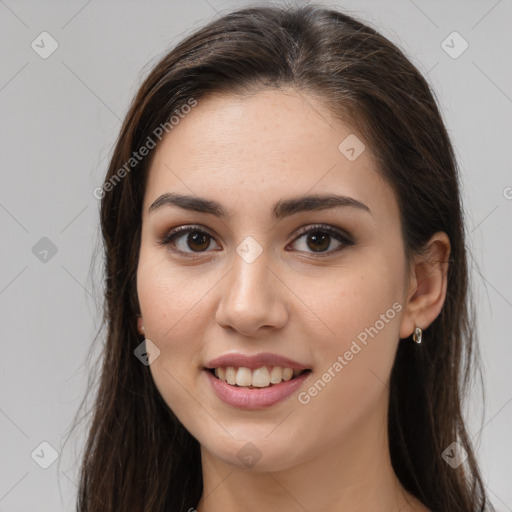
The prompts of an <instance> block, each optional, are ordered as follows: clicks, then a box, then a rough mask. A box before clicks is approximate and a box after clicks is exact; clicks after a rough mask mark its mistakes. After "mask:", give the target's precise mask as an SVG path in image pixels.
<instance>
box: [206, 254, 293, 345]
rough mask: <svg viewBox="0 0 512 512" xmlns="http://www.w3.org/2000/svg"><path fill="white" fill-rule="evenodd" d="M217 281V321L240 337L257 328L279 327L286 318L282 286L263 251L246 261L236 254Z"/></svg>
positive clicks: (255, 331)
mask: <svg viewBox="0 0 512 512" xmlns="http://www.w3.org/2000/svg"><path fill="white" fill-rule="evenodd" d="M234 260H235V261H234V264H233V267H232V268H231V270H230V271H229V272H228V275H227V276H226V279H224V280H222V284H221V294H222V295H221V299H220V302H219V307H218V308H217V312H216V320H217V323H218V324H219V325H220V326H222V327H226V328H227V327H230V328H232V329H234V330H236V331H238V332H239V333H240V334H242V335H244V336H254V335H256V334H257V333H258V332H259V331H260V330H261V329H263V328H267V329H271V328H274V329H279V328H281V327H283V326H284V325H285V324H286V322H287V321H288V307H287V306H288V305H287V303H286V297H287V293H286V285H285V284H284V283H283V282H282V281H281V279H280V278H279V277H278V276H277V274H276V273H275V271H274V270H272V269H271V268H270V267H269V265H268V263H269V262H268V259H267V258H266V255H265V252H263V253H262V254H261V255H260V256H259V257H258V258H257V259H256V260H255V261H253V262H251V263H248V262H247V261H245V260H244V259H243V258H241V257H239V256H238V254H237V255H236V256H235V258H234Z"/></svg>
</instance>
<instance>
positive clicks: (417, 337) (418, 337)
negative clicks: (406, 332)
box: [412, 327, 423, 345]
mask: <svg viewBox="0 0 512 512" xmlns="http://www.w3.org/2000/svg"><path fill="white" fill-rule="evenodd" d="M422 337H423V331H422V330H421V329H420V328H419V327H415V328H414V334H413V335H412V339H413V340H414V341H415V342H416V343H418V345H419V344H420V343H421V338H422Z"/></svg>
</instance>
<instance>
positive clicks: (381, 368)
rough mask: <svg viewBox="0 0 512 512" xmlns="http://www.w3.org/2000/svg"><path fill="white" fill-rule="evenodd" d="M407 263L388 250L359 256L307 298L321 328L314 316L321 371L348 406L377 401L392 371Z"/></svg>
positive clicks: (312, 324) (311, 332)
mask: <svg viewBox="0 0 512 512" xmlns="http://www.w3.org/2000/svg"><path fill="white" fill-rule="evenodd" d="M403 264H404V261H403V260H402V259H401V258H400V256H399V254H395V255H394V256H393V257H386V256H385V252H384V251H383V252H381V253H377V254H376V255H374V256H373V257H367V258H360V259H359V261H358V265H357V266H356V265H354V266H350V271H349V269H348V268H347V269H346V271H345V270H340V272H338V273H337V274H336V275H333V276H331V278H330V279H329V280H328V287H324V288H323V291H322V289H321V288H316V289H315V292H314V295H313V296H310V297H309V298H308V300H311V302H310V303H311V304H314V308H315V310H314V311H315V313H317V315H318V317H319V319H320V320H321V324H320V327H318V325H319V321H317V320H316V319H313V317H311V318H312V320H311V322H309V326H310V329H309V337H311V339H314V340H315V354H316V356H317V359H318V360H319V366H320V368H319V373H320V374H323V373H324V372H327V374H326V375H325V380H328V381H329V384H328V385H327V386H326V387H329V388H330V389H329V393H326V395H330V394H331V393H333V397H332V398H333V399H336V400H342V401H344V402H346V405H347V407H349V406H350V404H351V403H352V402H354V403H355V402H358V403H360V404H361V403H364V402H368V401H372V400H375V399H377V398H378V395H379V394H380V393H381V391H382V390H383V386H384V383H385V382H386V381H387V379H388V377H389V374H390V372H391V368H392V365H393V361H394V357H395V353H396V349H397V345H398V342H399V332H400V318H401V311H402V310H403V304H402V300H403V297H402V290H403V277H402V276H403V273H402V272H401V269H402V268H403ZM324 284H327V282H325V283H324ZM300 293H302V294H304V293H305V290H303V291H301V292H300ZM340 358H341V360H340ZM329 370H330V373H329ZM333 373H334V374H335V375H336V376H337V378H333V377H332V374H333ZM338 375H339V376H340V377H338ZM341 375H343V376H342V377H341ZM330 382H332V383H333V384H331V383H330ZM347 386H349V387H350V389H351V390H352V391H351V393H349V394H347V393H346V389H347ZM322 389H323V388H322ZM313 393H315V392H314V391H313ZM322 393H324V391H322Z"/></svg>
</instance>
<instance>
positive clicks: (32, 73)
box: [0, 0, 512, 512]
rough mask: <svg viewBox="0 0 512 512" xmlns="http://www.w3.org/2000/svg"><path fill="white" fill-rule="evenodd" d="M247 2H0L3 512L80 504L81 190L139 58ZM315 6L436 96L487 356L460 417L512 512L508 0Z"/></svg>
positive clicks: (89, 234) (91, 203)
mask: <svg viewBox="0 0 512 512" xmlns="http://www.w3.org/2000/svg"><path fill="white" fill-rule="evenodd" d="M246 4H247V2H233V1H232V2H227V1H220V0H218V1H216V0H208V1H206V0H191V1H189V2H186V3H185V2H176V1H153V2H142V1H125V2H121V1H109V2H107V1H99V0H92V1H88V2H87V1H68V2H56V1H45V2H41V1H39V2H36V1H17V2H16V1H15V0H5V1H2V0H0V34H1V36H0V37H1V43H2V44H1V45H0V53H1V62H2V66H1V69H0V112H1V118H0V120H1V121H0V130H1V132H0V139H1V140H2V167H1V171H0V172H1V189H0V223H1V230H2V235H1V241H2V247H3V249H2V251H1V253H0V254H1V274H0V311H1V332H2V347H3V350H5V352H4V357H2V358H1V359H0V368H1V369H0V375H1V377H0V379H1V380H0V385H1V388H0V389H1V399H0V434H1V436H0V453H1V456H0V459H1V467H0V511H7V510H8V511H10V512H12V511H33V510H38V511H39V512H45V511H52V512H56V511H64V510H66V511H71V510H73V509H74V501H75V492H76V486H75V483H74V482H76V481H77V471H76V469H77V468H76V460H77V456H78V454H79V452H80V448H81V446H82V443H83V435H84V429H83V428H82V430H80V431H75V432H74V434H73V437H72V438H71V440H70V441H69V442H68V443H66V444H65V445H64V440H65V437H66V435H67V434H68V432H69V428H70V425H71V421H72V420H73V417H74V414H75V412H76V411H77V409H78V406H79V405H80V401H81V399H82V397H83V395H84V393H85V390H86V387H87V376H88V372H89V368H88V367H87V365H86V364H85V363H86V356H87V352H88V350H89V347H90V345H91V343H92V340H93V338H94V335H95V333H96V329H97V326H98V325H99V319H100V311H99V303H98V302H97V299H98V298H100V297H101V286H102V285H101V279H100V278H101V268H100V267H101V265H100V262H101V259H102V258H101V254H100V256H99V257H98V258H97V259H96V260H94V259H93V256H92V255H93V253H94V251H95V250H96V249H97V245H98V240H99V235H98V207H99V203H98V201H97V200H96V199H95V198H94V197H93V194H92V191H93V189H94V188H95V187H97V186H99V185H100V184H101V183H102V177H103V176H104V173H105V171H106V167H107V164H108V159H109V157H110V155H111V150H112V145H113V143H114V141H115V138H116V136H117V133H118V130H119V128H120V124H121V119H122V118H123V116H124V114H125V113H126V110H127V107H128V104H129V101H130V100H131V98H132V96H133V94H134V93H135V92H136V90H137V87H138V85H139V84H140V82H141V80H142V78H143V77H144V76H145V75H146V73H147V71H148V70H149V69H150V67H151V65H152V64H154V63H156V61H157V59H158V58H159V57H160V56H161V55H163V53H165V52H166V51H167V50H168V49H169V48H170V47H171V46H172V45H174V44H175V43H177V42H178V41H179V40H180V39H182V38H183V37H184V36H185V35H187V34H189V33H190V32H191V31H193V30H194V29H196V28H198V27H199V26H201V25H202V24H203V23H205V22H207V21H210V20H211V19H212V18H213V17H216V16H218V15H219V14H222V13H225V12H227V11H229V10H231V9H232V8H236V7H239V6H243V5H246ZM323 5H332V6H334V5H339V6H341V7H343V8H344V9H345V10H346V11H347V12H348V13H349V14H350V13H351V14H353V15H356V16H358V17H360V18H362V19H363V20H366V21H367V22H368V23H369V24H371V25H372V26H374V27H375V28H377V29H378V30H380V31H381V32H382V33H383V34H384V35H386V36H387V37H389V38H390V39H391V40H392V41H394V42H396V43H398V44H399V45H400V46H401V47H402V48H404V49H405V51H406V53H407V55H408V56H409V57H410V58H411V59H412V60H413V62H414V63H415V64H416V65H417V66H418V67H419V69H420V70H421V71H423V72H424V73H425V74H427V75H428V79H429V81H430V82H431V84H432V85H433V87H434V89H435V91H436V94H437V97H438V99H439V102H440V104H441V107H442V110H443V115H444V117H445V120H446V123H447V126H448V129H449V132H450V134H451V136H452V138H453V142H454V145H455V147H456V152H457V156H458V160H459V164H460V167H461V171H462V178H463V195H464V200H465V210H466V215H467V224H468V231H469V233H470V237H469V239H468V245H469V247H470V249H471V250H472V251H473V255H474V260H473V261H472V263H471V265H472V275H473V281H474V286H475V292H476V299H477V307H478V312H479V319H478V330H479V334H480V337H481V352H482V358H483V363H484V367H485V368H484V370H485V373H484V378H485V385H486V400H487V402H486V403H487V405H486V408H485V411H483V409H482V406H481V404H480V398H481V397H480V394H479V388H478V387H476V388H475V389H474V391H473V396H472V400H471V401H470V403H469V406H468V412H467V414H468V420H469V430H470V433H471V435H472V436H473V438H474V441H475V444H476V448H477V453H478V457H479V460H480V464H481V467H482V471H483V474H484V478H485V482H486V485H487V488H488V491H489V494H490V496H491V499H492V500H493V502H494V504H495V506H496V507H497V510H502V511H508V510H512V486H510V479H511V475H512V465H511V458H512V440H511V436H510V427H511V425H512V404H511V401H512V386H511V378H510V360H511V358H512V344H511V343H510V342H511V341H512V340H511V336H510V324H509V322H508V319H509V318H510V317H511V315H512V273H511V272H510V266H511V263H510V262H511V261H512V243H511V235H510V233H511V229H510V226H511V214H512V188H510V187H512V173H511V161H510V160H511V157H510V144H511V141H512V139H511V132H512V116H511V110H512V90H511V75H512V73H511V71H512V59H510V50H511V39H512V36H511V31H510V23H511V21H512V16H511V14H512V4H511V1H510V0H500V1H496V0H481V1H471V2H470V1H462V0H461V1H457V2H450V3H448V2H443V1H435V2H426V1H421V0H415V1H414V2H413V1H412V0H394V1H387V2H378V1H344V0H340V1H339V2H332V3H330V4H327V3H324V4H323ZM43 31H46V32H48V33H49V34H51V36H52V37H53V38H54V39H55V40H56V41H57V43H58V48H57V50H56V51H55V52H54V53H53V54H52V55H50V56H49V57H48V58H46V59H43V58H41V57H40V55H39V54H38V53H36V51H34V49H33V48H32V47H31V43H32V41H34V40H35V41H36V43H37V42H38V41H39V44H40V46H42V45H41V43H40V39H41V38H39V37H38V36H39V34H41V32H43ZM453 31H457V32H458V33H459V34H460V35H461V36H462V37H463V38H464V40H466V41H467V43H468V45H469V46H468V48H467V50H466V51H465V52H464V53H462V54H461V55H460V56H458V57H457V58H453V55H452V56H450V55H449V54H448V53H447V52H446V51H445V49H447V48H446V46H445V47H444V48H443V46H442V42H443V41H444V40H446V38H447V36H448V35H449V34H451V33H452V32H453ZM45 37H46V36H45ZM452 39H453V37H452ZM452 39H448V40H447V41H448V43H444V44H445V45H446V44H449V45H451V46H453V48H452V49H451V50H450V51H451V52H452V54H453V52H458V51H460V50H461V49H462V44H463V42H462V40H460V39H455V40H454V42H453V43H452V42H451V40H452ZM45 41H46V43H45V48H46V50H47V49H48V48H49V47H50V46H49V40H48V39H46V40H45ZM40 51H42V49H41V50H40ZM507 55H508V57H507ZM507 187H508V188H507ZM43 237H47V238H48V239H49V240H50V241H51V243H52V244H53V245H54V246H55V248H54V250H55V249H56V251H57V252H56V253H55V254H53V253H52V251H51V247H50V244H49V242H48V240H43V241H41V239H42V238H43ZM37 244H39V245H37ZM34 246H35V249H33V248H34ZM44 250H49V252H48V253H44ZM41 258H42V259H43V261H41ZM44 258H46V261H44ZM42 442H47V443H49V444H50V445H51V446H52V447H53V448H54V449H55V450H56V452H57V455H58V458H59V460H58V461H55V462H54V463H53V464H52V465H51V466H50V467H49V468H48V469H42V468H41V467H40V466H39V464H40V463H44V461H45V460H46V461H47V462H48V461H49V460H50V459H49V458H48V457H50V456H51V450H50V449H49V448H48V447H47V446H46V445H43V446H42V447H41V446H40V443H42ZM34 450H35V452H34ZM41 450H42V451H41ZM31 454H33V455H31ZM36 461H37V462H36Z"/></svg>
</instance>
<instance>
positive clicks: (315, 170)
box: [144, 90, 396, 214]
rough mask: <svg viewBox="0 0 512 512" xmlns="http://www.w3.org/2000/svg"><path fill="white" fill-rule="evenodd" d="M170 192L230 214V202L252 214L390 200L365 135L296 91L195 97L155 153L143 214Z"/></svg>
mask: <svg viewBox="0 0 512 512" xmlns="http://www.w3.org/2000/svg"><path fill="white" fill-rule="evenodd" d="M347 150H348V152H347ZM354 156H355V158H354ZM172 191H176V192H180V193H183V194H189V195H190V194H195V195H198V196H201V197H208V198H211V199H215V200H217V201H219V202H222V203H223V204H227V210H228V213H233V214H234V211H233V212H231V209H230V208H229V203H232V205H235V204H236V205H239V207H240V208H241V209H242V212H243V211H244V210H251V212H252V213H255V212H256V211H258V210H259V209H263V208H264V207H267V203H268V205H270V204H272V205H273V204H274V203H275V202H276V201H278V200H279V199H282V198H283V197H296V196H299V195H304V194H306V193H310V194H311V193H318V194H321V193H330V192H331V193H332V192H336V193H340V194H344V195H348V196H350V197H353V198H355V199H357V200H359V201H361V202H364V203H366V204H368V203H369V202H370V203H373V204H374V206H375V207H376V208H377V210H378V209H379V208H383V207H386V205H385V203H386V201H388V202H389V201H391V202H393V201H394V195H393V193H392V191H391V187H390V186H389V185H388V184H387V183H386V182H385V181H384V180H383V179H382V177H381V176H380V174H379V173H378V172H377V168H376V164H375V159H374V157H373V155H372V153H371V150H370V148H369V146H368V144H367V143H366V141H364V140H363V138H362V136H361V135H360V134H359V133H358V132H356V131H355V130H354V129H353V128H352V127H351V126H349V125H348V124H345V123H344V122H343V121H341V120H339V119H338V118H336V117H335V116H334V115H333V113H332V112H330V111H329V109H328V108H326V106H325V105H324V104H323V103H322V102H321V101H320V100H319V99H318V98H315V97H314V96H310V95H307V94H305V93H303V92H297V91H295V90H263V91H260V92H258V93H256V94H253V95H248V96H233V95H222V94H214V95H209V96H207V97H205V98H204V99H199V100H198V103H197V106H195V107H194V108H193V109H192V110H191V111H190V112H189V113H188V114H186V115H185V116H184V117H183V118H182V119H181V120H180V122H179V123H178V124H177V125H175V126H174V127H173V129H172V130H171V131H170V132H169V134H167V135H166V136H165V137H164V139H163V140H162V142H161V143H160V144H159V146H158V147H157V148H156V150H155V155H154V158H153V161H152V164H151V166H150V170H149V175H148V182H147V187H146V197H145V202H144V211H145V212H147V209H148V208H149V206H150V204H151V203H152V202H153V201H154V200H155V199H156V198H157V197H158V195H160V194H163V193H165V192H172ZM378 203H383V204H381V205H379V204H378ZM395 206H396V205H395ZM387 207H388V208H389V205H387Z"/></svg>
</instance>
